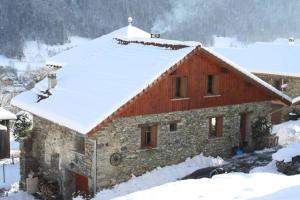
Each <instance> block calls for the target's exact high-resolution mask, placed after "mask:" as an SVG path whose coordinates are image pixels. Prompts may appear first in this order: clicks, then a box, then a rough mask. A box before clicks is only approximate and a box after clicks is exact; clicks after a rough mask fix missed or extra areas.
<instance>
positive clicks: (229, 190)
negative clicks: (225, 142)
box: [97, 173, 300, 200]
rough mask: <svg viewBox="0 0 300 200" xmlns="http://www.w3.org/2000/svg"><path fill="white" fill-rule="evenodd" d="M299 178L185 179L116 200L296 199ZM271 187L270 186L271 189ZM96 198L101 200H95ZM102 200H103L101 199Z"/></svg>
mask: <svg viewBox="0 0 300 200" xmlns="http://www.w3.org/2000/svg"><path fill="white" fill-rule="evenodd" d="M299 180H300V175H297V176H284V175H279V174H271V173H253V174H243V173H229V174H222V175H218V176H214V177H213V178H212V179H207V178H204V179H198V180H184V181H177V182H173V183H168V184H165V185H162V186H159V187H154V188H150V189H148V190H144V191H139V192H136V193H132V194H129V195H127V196H123V197H119V198H116V199H118V200H135V199H139V200H140V199H143V200H148V199H149V200H152V199H173V200H176V199H178V200H179V199H180V200H182V199H188V200H194V199H195V200H196V199H206V200H208V199H209V200H211V199H235V200H241V199H257V200H267V199H268V200H269V199H272V200H274V199H278V200H279V199H280V200H281V199H285V200H292V199H293V200H296V199H297V200H298V199H299V195H300V183H299ZM270 184H271V185H272V187H270ZM97 199H101V198H98V197H97ZM101 200H102V199H101Z"/></svg>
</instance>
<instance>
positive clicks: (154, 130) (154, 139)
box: [151, 126, 157, 147]
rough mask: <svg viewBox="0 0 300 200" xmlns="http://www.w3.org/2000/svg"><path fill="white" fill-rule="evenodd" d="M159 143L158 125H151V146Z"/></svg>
mask: <svg viewBox="0 0 300 200" xmlns="http://www.w3.org/2000/svg"><path fill="white" fill-rule="evenodd" d="M156 145H157V126H152V127H151V146H152V147H156Z"/></svg>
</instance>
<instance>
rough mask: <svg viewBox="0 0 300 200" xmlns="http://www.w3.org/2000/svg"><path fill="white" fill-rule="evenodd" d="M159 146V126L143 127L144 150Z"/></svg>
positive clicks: (142, 143)
mask: <svg viewBox="0 0 300 200" xmlns="http://www.w3.org/2000/svg"><path fill="white" fill-rule="evenodd" d="M156 145H157V126H156V125H155V126H142V127H141V146H142V148H153V147H156Z"/></svg>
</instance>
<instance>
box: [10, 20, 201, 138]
mask: <svg viewBox="0 0 300 200" xmlns="http://www.w3.org/2000/svg"><path fill="white" fill-rule="evenodd" d="M117 36H122V37H125V38H135V39H136V38H150V34H148V33H146V32H144V31H142V30H140V29H138V28H136V27H134V26H131V25H129V26H127V27H124V28H121V29H119V30H117V31H114V32H112V33H110V34H108V35H104V36H102V37H100V38H98V39H95V40H92V41H89V42H87V43H86V44H84V45H82V46H79V47H75V48H73V49H70V50H68V51H65V52H63V53H61V54H59V55H57V56H54V57H53V58H52V59H51V60H50V61H49V62H48V64H56V65H60V66H62V68H61V69H59V70H58V71H57V80H58V82H57V86H56V87H55V88H54V89H52V90H51V92H52V93H53V94H52V95H51V96H49V97H48V98H47V99H44V100H42V101H40V102H39V103H37V94H39V93H40V92H41V91H45V90H46V89H47V87H48V86H47V79H44V80H43V81H41V82H39V83H38V84H37V85H36V86H35V88H33V89H32V90H31V91H27V92H24V93H22V94H20V95H18V96H17V97H15V98H14V99H13V100H12V102H11V103H12V104H13V105H15V106H17V107H19V108H22V109H24V110H27V111H29V112H31V113H33V114H36V115H38V116H40V117H43V118H46V119H48V120H50V121H53V122H55V123H57V124H60V125H63V126H65V127H68V128H70V129H73V130H75V131H77V132H79V133H82V134H86V133H88V132H89V131H90V130H91V129H92V128H94V127H95V126H96V125H97V124H99V123H100V122H102V121H103V120H104V119H105V118H107V117H108V116H109V115H110V114H112V113H113V112H114V111H115V110H117V109H118V108H119V107H121V106H122V105H123V104H125V103H126V102H128V101H129V100H130V99H131V98H132V97H134V96H135V95H136V94H138V93H139V92H141V91H142V90H143V89H144V88H145V87H147V86H148V85H149V84H151V83H152V82H153V81H154V80H155V79H156V78H158V77H159V76H160V75H161V74H162V73H163V72H165V71H166V70H168V69H169V68H170V67H171V66H172V65H174V64H176V63H177V62H179V61H180V60H181V59H182V58H184V57H185V56H186V55H187V54H188V53H190V52H191V51H192V50H194V49H195V47H194V46H192V47H186V48H181V49H178V50H171V49H167V48H163V47H157V46H151V45H141V44H130V45H123V44H119V42H118V41H117V40H115V39H114V38H116V37H117Z"/></svg>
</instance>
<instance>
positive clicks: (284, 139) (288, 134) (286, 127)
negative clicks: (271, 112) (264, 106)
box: [272, 120, 300, 146]
mask: <svg viewBox="0 0 300 200" xmlns="http://www.w3.org/2000/svg"><path fill="white" fill-rule="evenodd" d="M272 134H276V135H278V136H279V141H278V142H279V144H280V145H283V146H286V145H288V144H290V143H292V142H294V141H299V140H300V120H297V121H288V122H284V123H281V124H279V125H275V126H273V129H272Z"/></svg>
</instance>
